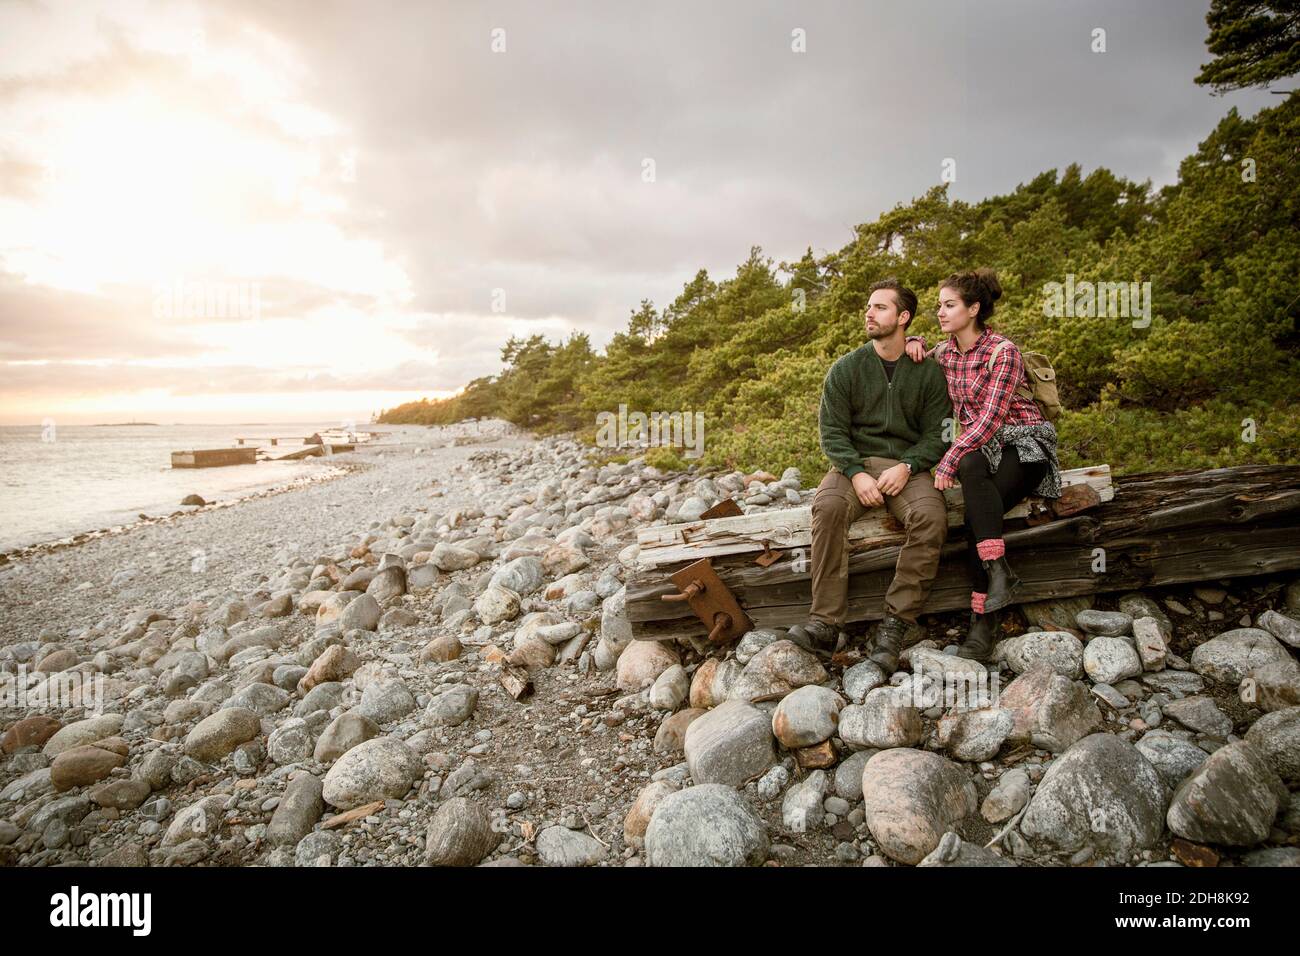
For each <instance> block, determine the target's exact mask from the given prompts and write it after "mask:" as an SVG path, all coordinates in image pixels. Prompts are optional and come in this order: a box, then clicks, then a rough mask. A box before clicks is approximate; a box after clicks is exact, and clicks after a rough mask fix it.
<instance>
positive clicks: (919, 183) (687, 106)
mask: <svg viewBox="0 0 1300 956" xmlns="http://www.w3.org/2000/svg"><path fill="white" fill-rule="evenodd" d="M1205 9H1206V5H1205V4H1199V5H1198V4H1187V3H1183V2H1177V0H1153V2H1151V3H1146V4H1141V5H1134V4H1130V3H1121V2H1118V0H1106V2H1101V3H1093V4H1089V5H1087V6H1086V7H1085V6H1082V5H1079V4H1076V3H1069V2H1065V0H1045V2H1037V0H1036V2H1032V3H1031V2H1028V0H1014V2H1004V3H999V4H995V5H978V6H977V5H972V4H969V3H966V2H962V0H920V2H902V0H898V2H880V3H872V4H860V3H848V2H839V3H836V2H827V3H822V4H817V5H795V4H789V3H781V2H760V3H752V2H740V0H736V2H722V3H714V4H698V3H688V2H683V0H677V2H667V3H658V4H653V5H639V4H630V5H627V4H621V5H605V4H596V3H577V2H570V3H554V4H545V5H542V4H535V3H526V2H511V3H492V4H462V3H452V2H443V3H425V2H414V0H412V2H407V3H397V4H391V5H385V6H383V7H382V8H375V7H367V6H358V5H355V4H349V3H338V2H322V0H283V2H277V3H275V4H267V3H264V2H262V0H235V2H232V3H229V4H222V5H219V6H214V5H206V4H204V5H200V4H196V3H169V4H166V5H155V4H152V3H149V2H145V0H139V2H124V3H114V4H103V5H99V6H89V7H88V6H86V5H80V4H78V5H75V7H74V6H67V5H59V6H53V7H43V6H39V5H35V4H29V5H10V6H9V7H6V8H4V10H3V11H0V36H3V37H5V40H4V41H0V42H5V43H6V46H5V52H6V57H5V59H4V61H3V63H2V64H0V223H3V225H0V267H2V268H3V270H4V272H3V273H2V274H0V359H4V360H7V361H14V360H24V361H26V360H49V361H51V362H54V363H60V362H64V363H66V362H67V361H68V360H74V359H77V360H81V359H94V360H99V361H101V363H102V364H101V365H98V366H89V365H77V366H70V365H66V364H62V365H60V364H54V365H50V366H46V367H45V369H46V374H48V375H53V377H54V379H55V380H56V381H57V382H62V383H64V384H63V386H62V387H66V388H69V389H71V388H79V389H86V390H90V391H91V392H94V391H95V390H112V389H130V388H132V387H133V385H134V386H135V387H140V386H142V384H143V383H145V382H146V381H147V382H148V383H149V384H150V385H151V386H152V385H155V384H156V385H157V386H158V387H165V388H168V389H173V390H175V392H176V394H191V393H193V392H195V391H210V392H212V393H214V394H215V393H218V392H220V391H221V390H223V389H228V390H231V391H236V390H237V391H244V392H254V393H261V392H264V393H266V394H268V395H269V396H270V395H273V394H274V393H284V392H292V393H295V394H297V393H302V392H306V391H310V390H311V389H315V388H319V389H330V390H337V389H343V390H346V389H358V390H374V389H380V388H384V389H399V388H400V389H406V388H411V389H419V388H428V389H429V390H430V391H434V390H444V389H453V388H456V387H458V386H459V385H463V384H464V383H465V382H467V381H468V380H469V379H470V378H473V377H477V376H480V375H485V374H491V373H493V372H495V371H497V370H498V369H499V367H500V359H499V356H500V347H501V345H503V344H504V342H505V340H506V339H507V338H508V337H509V336H510V335H511V334H521V335H522V334H528V333H529V331H530V330H537V331H542V332H543V333H544V334H547V335H548V336H550V337H551V338H552V339H553V340H558V339H559V338H562V337H564V336H566V335H567V334H569V333H570V332H571V331H573V330H582V331H586V332H588V333H590V334H591V336H592V340H593V344H594V345H596V346H597V347H600V346H603V345H604V344H605V343H606V342H607V341H608V339H609V337H610V336H611V335H612V334H613V333H614V332H615V331H617V330H619V329H621V328H622V327H623V326H624V325H625V323H626V320H627V316H628V313H629V311H630V310H632V309H633V308H635V307H636V306H637V304H638V303H639V302H640V300H641V299H643V298H650V299H653V300H654V301H655V302H656V303H657V304H659V305H660V306H662V305H665V304H666V303H667V302H669V301H671V300H672V299H673V298H675V296H676V295H677V293H678V292H679V291H680V289H681V287H682V285H683V284H684V283H685V282H686V281H688V280H689V279H691V278H692V277H693V276H694V274H695V272H696V271H697V270H698V269H700V268H706V269H708V270H709V271H710V273H711V274H712V275H713V276H714V278H721V277H725V276H727V275H730V274H732V273H733V271H734V268H735V266H736V265H737V264H738V263H740V262H741V261H743V260H744V259H745V257H746V256H747V254H748V252H749V249H750V247H751V246H752V245H761V246H762V247H763V249H764V250H765V252H766V253H767V254H768V255H771V256H773V257H774V258H776V259H795V258H798V257H799V256H800V255H801V254H802V253H803V251H804V249H805V248H806V247H808V246H812V247H813V248H814V249H815V250H816V251H819V252H825V251H829V250H833V249H838V248H839V247H841V246H842V245H844V244H845V243H846V242H849V241H851V239H852V237H853V227H854V225H855V224H857V223H861V222H865V221H869V220H871V219H873V218H874V217H875V216H877V215H878V214H880V213H881V212H883V211H885V210H887V209H889V208H892V207H893V206H894V205H895V204H897V203H899V202H906V201H908V200H909V199H911V198H912V197H915V196H917V195H920V194H921V193H923V192H925V191H926V189H928V188H929V187H930V186H932V185H934V184H935V183H936V182H938V180H939V174H940V168H941V163H942V162H943V161H944V160H945V159H947V158H954V159H955V160H956V163H957V180H956V182H955V183H954V184H953V186H952V190H951V192H952V195H954V196H955V197H958V198H962V199H968V200H976V199H979V198H982V197H984V196H987V195H990V194H994V193H998V192H1004V191H1007V190H1009V189H1012V188H1014V187H1015V185H1016V184H1017V183H1020V182H1027V181H1028V180H1030V179H1032V178H1033V177H1034V176H1035V175H1037V174H1038V173H1040V172H1042V171H1043V170H1045V169H1049V168H1053V167H1055V168H1063V167H1064V166H1066V165H1067V164H1069V163H1071V162H1078V163H1080V164H1082V165H1083V167H1084V168H1085V170H1088V169H1091V168H1094V167H1096V166H1102V165H1104V166H1108V167H1110V168H1111V169H1112V170H1114V171H1115V172H1116V173H1118V174H1120V175H1123V176H1126V177H1128V178H1132V179H1136V180H1139V181H1141V180H1144V179H1148V178H1149V179H1152V180H1153V181H1154V182H1155V183H1156V184H1157V185H1159V184H1161V183H1164V182H1168V181H1171V180H1172V178H1173V177H1174V176H1175V175H1176V166H1177V162H1178V160H1179V159H1180V158H1181V157H1182V156H1184V155H1185V154H1186V153H1187V152H1188V151H1190V149H1191V148H1192V147H1193V146H1194V144H1195V143H1196V142H1197V141H1199V140H1200V139H1202V138H1204V137H1205V136H1206V135H1207V134H1208V133H1209V131H1210V130H1211V129H1212V128H1213V126H1214V124H1215V122H1216V121H1217V120H1218V118H1219V117H1220V116H1222V115H1223V113H1224V112H1226V110H1227V109H1228V107H1229V106H1230V105H1237V106H1239V107H1240V108H1241V109H1243V110H1244V111H1246V112H1252V111H1253V110H1254V109H1257V108H1259V107H1260V106H1263V105H1267V103H1268V100H1269V97H1268V96H1267V95H1265V94H1262V93H1240V94H1234V95H1232V96H1229V97H1224V98H1215V97H1212V96H1210V95H1209V93H1208V92H1207V91H1205V90H1203V89H1201V88H1199V87H1196V86H1195V85H1194V84H1193V83H1192V77H1193V76H1194V75H1195V73H1196V72H1197V70H1198V68H1199V66H1200V64H1201V63H1202V62H1204V61H1205V60H1206V59H1207V56H1208V55H1207V53H1206V51H1205V48H1204V38H1205V35H1206V26H1205V22H1204V15H1205ZM1098 29H1102V30H1105V36H1106V51H1105V52H1104V53H1096V52H1093V37H1094V31H1095V30H1098ZM496 30H504V34H503V35H502V34H496V33H494V31H496ZM794 31H803V36H804V37H805V38H806V52H803V53H795V52H793V51H792V47H791V44H792V34H793V32H794ZM501 36H504V41H505V51H504V52H493V46H492V44H493V42H494V39H499V38H500V37H501ZM96 124H99V125H96ZM141 143H146V144H147V146H141ZM60 150H61V151H60ZM132 150H135V151H136V152H137V153H141V152H142V155H136V153H133V152H132ZM647 161H651V162H652V163H653V170H654V176H653V181H647V179H646V176H645V172H646V170H647ZM60 162H69V163H71V166H72V168H71V169H69V170H66V172H67V173H68V181H64V180H63V179H62V178H61V174H62V172H64V171H65V170H61V169H60ZM51 167H52V168H53V170H54V174H55V175H54V181H53V183H52V182H51V179H50V169H51ZM110 173H111V175H110ZM58 189H63V190H64V193H62V194H60V193H58V192H57V190H58ZM52 190H54V191H53V192H52ZM59 195H64V196H65V200H66V201H65V202H64V203H63V204H62V205H59V203H58V202H56V201H55V200H57V198H58V196H59ZM67 197H72V198H70V199H68V198H67ZM177 277H180V278H181V279H184V280H206V281H216V282H221V281H229V282H235V281H247V282H257V283H258V284H259V288H260V299H261V303H262V306H263V309H262V312H261V314H260V315H259V316H257V317H256V318H249V317H247V316H243V315H233V316H224V317H222V316H218V317H215V318H211V317H202V318H201V319H198V320H194V319H192V318H190V317H186V316H179V317H176V318H174V319H172V320H169V321H167V322H159V321H158V320H157V318H156V316H155V315H154V314H153V309H152V290H153V287H154V285H155V284H156V283H159V282H162V283H167V282H172V281H175V280H176V279H177ZM501 308H503V309H504V311H496V310H497V309H501ZM241 349H243V351H241ZM196 367H198V368H202V374H201V375H196V373H195V372H194V369H195V368H196ZM40 368H41V367H40V366H21V367H18V366H9V367H8V368H7V369H6V375H10V373H12V378H11V379H10V383H11V384H13V383H21V384H22V386H23V387H25V388H45V387H47V386H43V385H40V384H38V383H36V382H35V378H34V377H37V376H39V375H40V374H41V373H40V372H38V371H36V370H37V369H40ZM146 370H147V371H146ZM48 387H50V388H58V387H60V386H57V385H51V386H48Z"/></svg>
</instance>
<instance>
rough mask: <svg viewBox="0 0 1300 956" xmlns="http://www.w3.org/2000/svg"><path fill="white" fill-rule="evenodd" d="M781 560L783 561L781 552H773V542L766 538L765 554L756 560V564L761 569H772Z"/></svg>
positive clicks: (764, 543)
mask: <svg viewBox="0 0 1300 956" xmlns="http://www.w3.org/2000/svg"><path fill="white" fill-rule="evenodd" d="M780 559H781V553H780V552H779V551H773V550H772V542H771V541H768V540H767V538H764V539H763V553H762V554H760V555H759V556H758V557H756V558H755V559H754V563H755V564H757V565H758V566H760V567H764V568H767V567H771V566H772V565H773V564H775V563H776V562H777V561H779V560H780Z"/></svg>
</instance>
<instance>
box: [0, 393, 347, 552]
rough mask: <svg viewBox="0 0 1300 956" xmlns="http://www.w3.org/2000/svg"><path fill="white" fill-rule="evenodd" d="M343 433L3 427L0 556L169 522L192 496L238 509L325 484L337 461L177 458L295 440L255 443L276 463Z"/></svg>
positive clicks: (320, 426)
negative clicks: (199, 464)
mask: <svg viewBox="0 0 1300 956" xmlns="http://www.w3.org/2000/svg"><path fill="white" fill-rule="evenodd" d="M338 427H339V424H338V420H337V419H334V420H331V421H319V422H253V423H232V424H229V425H209V424H202V425H184V424H105V425H59V426H42V425H3V426H0V553H5V552H10V551H13V550H16V549H19V548H24V547H28V546H30V545H34V544H46V543H52V542H56V541H61V540H66V539H69V538H72V537H74V536H76V535H79V534H82V533H85V532H93V531H101V530H108V529H114V528H119V527H122V526H124V525H127V524H132V523H134V522H136V521H138V520H139V518H140V515H142V514H143V515H147V516H149V517H158V516H162V515H168V514H171V513H172V512H173V511H177V510H184V509H182V508H181V499H182V498H184V497H185V496H186V495H191V494H197V495H200V496H202V497H203V499H204V500H206V501H213V500H217V501H230V500H231V499H233V498H240V497H246V496H248V495H251V494H255V493H256V492H259V491H266V490H269V489H272V488H277V487H281V486H283V485H287V484H290V483H292V482H295V481H298V480H302V479H306V478H310V477H313V476H321V475H323V474H326V473H329V472H331V471H334V470H336V466H334V465H332V464H331V463H330V461H329V459H328V458H309V459H306V460H305V461H265V460H263V461H259V462H257V463H256V464H253V465H228V466H224V467H220V468H172V467H171V453H172V452H173V451H184V450H188V449H192V448H234V447H236V441H235V438H236V437H237V436H238V437H251V438H261V437H269V436H272V435H274V436H278V437H281V438H290V437H291V438H293V439H294V440H292V441H288V442H285V441H281V442H280V443H279V444H278V445H276V446H274V447H272V446H271V444H270V442H269V441H258V442H256V443H255V444H257V445H258V447H260V448H262V449H263V450H264V451H266V452H267V453H268V454H270V455H273V456H278V455H285V454H288V453H289V452H292V451H296V450H298V449H300V448H302V447H303V445H302V443H301V441H300V439H301V438H303V437H305V436H308V435H311V434H312V433H313V432H323V431H328V430H331V429H337V428H338ZM358 427H364V426H358ZM249 444H252V443H249Z"/></svg>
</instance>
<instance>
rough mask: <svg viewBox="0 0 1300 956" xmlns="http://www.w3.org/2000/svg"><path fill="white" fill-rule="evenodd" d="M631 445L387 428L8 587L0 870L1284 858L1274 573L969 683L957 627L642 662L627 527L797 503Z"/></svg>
mask: <svg viewBox="0 0 1300 956" xmlns="http://www.w3.org/2000/svg"><path fill="white" fill-rule="evenodd" d="M636 454H637V452H636V451H635V450H633V451H632V452H631V457H630V460H625V461H619V460H612V461H611V460H610V459H609V455H608V454H607V453H602V452H601V450H600V449H593V448H589V447H586V446H584V445H581V444H579V443H578V442H576V441H574V440H573V439H572V438H571V437H570V436H558V437H549V438H545V439H540V440H539V439H536V438H534V437H533V436H531V435H529V434H527V433H525V432H521V431H519V430H518V429H516V428H515V427H514V426H512V425H509V424H508V423H506V422H502V421H496V420H492V421H483V422H476V423H461V424H459V425H454V426H447V427H440V428H432V427H431V428H425V427H419V426H396V427H394V428H393V430H392V433H391V434H390V435H388V436H387V438H386V440H385V443H384V444H383V445H382V446H376V447H367V446H360V447H359V448H358V451H357V453H356V455H355V460H354V461H350V462H349V463H348V464H349V466H350V467H349V470H348V471H347V473H346V474H342V475H339V476H337V477H332V478H330V479H329V480H327V481H318V482H309V483H305V484H303V485H302V486H301V487H295V488H292V489H289V490H286V491H284V492H281V493H274V494H263V495H258V496H254V497H252V498H249V499H246V500H242V501H238V502H235V503H222V504H221V505H219V506H214V507H200V508H197V509H194V510H192V511H190V512H188V513H184V514H178V515H175V516H172V517H169V518H165V519H160V520H153V521H150V522H146V523H142V524H140V525H138V526H134V527H131V528H128V529H126V530H124V531H122V532H120V533H117V534H112V535H105V536H101V537H95V538H92V539H89V540H85V541H83V542H81V543H78V544H76V545H74V546H69V547H60V548H52V549H32V550H30V551H28V552H25V553H22V554H19V555H15V556H14V557H13V558H12V559H11V560H9V561H7V562H6V563H4V564H0V613H2V614H3V621H4V624H5V627H4V632H3V636H0V680H2V681H3V684H0V691H3V694H2V696H0V732H2V737H0V746H2V749H3V754H2V755H0V863H2V864H4V865H9V866H52V865H69V864H71V865H93V866H246V865H257V866H373V865H389V866H417V865H461V866H465V865H489V866H517V865H547V866H640V865H649V866H675V865H807V864H812V865H823V866H825V865H837V866H864V865H865V866H882V867H889V866H901V865H902V866H910V865H922V866H970V865H999V866H1004V865H1020V866H1068V865H1088V866H1102V865H1107V866H1243V865H1244V866H1274V865H1285V866H1295V865H1300V795H1297V790H1298V789H1300V660H1298V658H1297V655H1298V654H1300V579H1297V578H1296V576H1295V575H1284V576H1276V575H1274V576H1264V577H1258V578H1245V579H1236V580H1232V581H1227V580H1223V581H1216V580H1213V579H1212V578H1211V579H1210V580H1207V581H1205V582H1202V583H1200V584H1198V585H1196V586H1192V585H1187V586H1178V587H1170V588H1157V589H1151V590H1148V591H1142V592H1131V593H1114V594H1102V595H1099V596H1097V597H1096V598H1069V599H1062V600H1057V601H1046V602H1039V603H1037V604H1032V605H1026V606H1023V607H1020V608H1018V609H1017V611H1016V613H1015V614H1013V615H1011V616H1010V618H1011V620H1010V622H1009V626H1008V630H1007V632H1006V634H1005V635H1004V639H1003V640H1001V642H1000V643H999V644H998V646H997V649H996V652H995V662H994V664H992V665H990V670H989V674H988V675H985V673H984V668H983V667H982V666H981V665H978V664H974V663H973V662H970V661H966V660H963V659H961V658H958V657H956V656H954V655H953V654H952V653H951V650H952V645H953V644H954V643H955V642H956V641H959V640H960V639H961V638H962V636H963V634H964V631H963V626H964V616H963V615H960V614H947V615H936V616H927V617H925V618H923V619H922V622H921V626H920V627H918V628H915V629H914V631H913V633H912V634H910V635H909V644H910V646H909V647H908V649H907V651H906V652H905V653H904V655H903V659H902V663H901V664H900V670H899V672H897V673H895V674H884V673H882V672H880V670H879V669H878V668H876V666H875V665H874V664H872V663H870V662H869V661H867V660H866V656H865V652H866V643H867V628H866V627H865V626H863V625H857V626H852V627H850V629H849V630H850V634H851V637H852V639H851V640H850V641H849V642H848V644H847V645H846V646H844V647H842V648H841V649H840V650H839V653H836V654H834V655H832V654H830V653H829V652H825V651H820V650H818V649H814V648H809V647H803V646H800V645H799V644H798V643H796V642H794V641H792V640H790V639H789V638H788V636H787V635H786V634H785V633H784V632H783V631H777V630H765V629H758V630H752V631H750V632H748V633H747V634H745V635H744V636H743V637H742V638H741V639H740V640H739V641H737V642H736V643H734V644H732V645H730V646H728V647H725V648H721V649H715V648H710V647H708V646H706V645H705V644H704V643H703V642H702V641H698V640H695V641H664V642H657V641H634V640H633V639H632V631H631V626H630V624H629V622H628V619H627V615H626V611H625V606H624V601H625V591H624V584H625V580H626V578H627V575H628V572H629V570H630V569H631V568H632V567H633V566H634V564H635V561H636V552H637V545H636V532H637V530H638V529H639V528H642V527H645V526H647V525H652V524H656V523H663V522H672V521H685V520H693V519H694V518H697V517H698V516H699V514H700V513H701V512H702V511H704V510H705V509H706V508H708V507H710V506H711V505H713V504H715V503H717V502H718V501H720V500H722V499H724V498H728V497H735V498H736V499H737V501H738V502H740V503H741V504H742V506H743V507H744V509H745V510H746V511H753V510H764V511H766V510H778V509H781V508H789V507H795V506H799V505H806V504H807V503H808V502H809V501H810V499H811V496H812V493H813V488H814V487H815V486H816V483H817V481H818V480H820V478H821V476H820V475H801V474H799V472H798V471H797V470H796V469H793V468H786V469H784V470H783V469H782V468H781V467H780V465H779V463H776V462H774V463H772V467H773V473H751V474H743V473H741V472H714V473H710V474H704V473H700V472H697V471H695V470H694V469H692V470H689V471H686V472H662V471H660V470H658V469H656V468H654V467H651V466H649V465H647V464H646V462H645V460H644V459H643V458H638V457H635V455H636ZM349 457H351V456H349ZM624 457H625V458H627V457H629V456H626V455H625V456H624ZM945 648H947V651H945ZM981 675H983V676H981ZM985 677H989V678H990V679H989V680H988V681H987V682H986V683H985V684H981V686H985V687H987V685H988V684H991V685H992V687H993V689H994V690H995V691H996V693H995V694H993V695H991V696H990V695H988V694H984V696H980V695H977V699H972V698H971V697H970V696H969V695H967V696H962V697H960V699H956V700H954V699H950V697H949V696H948V691H950V690H951V689H952V688H953V687H956V686H969V684H968V683H966V682H969V681H975V682H977V683H978V682H981V681H985ZM981 693H983V692H981Z"/></svg>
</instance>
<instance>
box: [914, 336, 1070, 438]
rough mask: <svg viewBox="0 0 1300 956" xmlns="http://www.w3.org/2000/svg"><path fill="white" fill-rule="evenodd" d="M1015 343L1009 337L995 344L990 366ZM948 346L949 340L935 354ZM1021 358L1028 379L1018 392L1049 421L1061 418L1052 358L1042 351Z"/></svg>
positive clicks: (1018, 388)
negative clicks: (1004, 350) (1003, 351)
mask: <svg viewBox="0 0 1300 956" xmlns="http://www.w3.org/2000/svg"><path fill="white" fill-rule="evenodd" d="M1014 344H1015V343H1014V342H1012V341H1011V340H1010V339H1007V340H1006V341H1003V342H999V343H998V344H997V345H995V346H994V347H993V354H991V355H990V356H989V360H988V366H989V368H992V367H993V360H994V359H995V358H997V357H998V353H999V352H1001V351H1002V350H1003V349H1004V348H1006V347H1007V346H1008V345H1014ZM947 347H948V343H947V342H944V343H942V344H941V345H939V346H938V348H936V349H935V354H936V355H937V354H938V351H939V349H943V348H947ZM1020 359H1021V362H1022V363H1023V364H1024V366H1025V378H1026V379H1027V381H1025V382H1022V383H1020V384H1019V385H1017V386H1016V394H1017V395H1019V396H1020V397H1021V398H1027V399H1029V400H1030V401H1032V402H1033V403H1034V404H1036V405H1037V406H1038V410H1039V411H1040V412H1042V413H1043V417H1044V418H1046V419H1047V420H1048V421H1049V422H1051V421H1055V420H1056V419H1058V418H1060V417H1061V397H1060V395H1059V394H1057V391H1056V371H1055V369H1053V368H1052V363H1051V360H1050V359H1048V357H1047V356H1046V355H1044V354H1043V353H1042V352H1021V353H1020Z"/></svg>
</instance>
